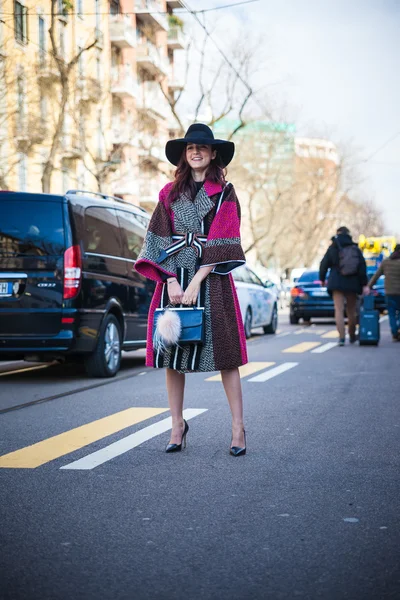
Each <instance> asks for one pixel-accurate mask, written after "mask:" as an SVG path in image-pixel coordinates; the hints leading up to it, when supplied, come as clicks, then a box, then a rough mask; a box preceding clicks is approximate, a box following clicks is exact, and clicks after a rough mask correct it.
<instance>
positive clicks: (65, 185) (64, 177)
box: [62, 167, 69, 193]
mask: <svg viewBox="0 0 400 600" xmlns="http://www.w3.org/2000/svg"><path fill="white" fill-rule="evenodd" d="M62 187H63V189H62V191H63V193H65V192H66V191H68V190H69V171H68V169H66V168H65V167H64V168H63V169H62Z"/></svg>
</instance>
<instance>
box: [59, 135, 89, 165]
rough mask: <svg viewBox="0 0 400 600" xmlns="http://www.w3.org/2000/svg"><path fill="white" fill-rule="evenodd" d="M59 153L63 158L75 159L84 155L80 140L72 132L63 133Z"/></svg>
mask: <svg viewBox="0 0 400 600" xmlns="http://www.w3.org/2000/svg"><path fill="white" fill-rule="evenodd" d="M60 153H61V156H62V158H63V160H77V159H79V158H82V156H83V155H84V150H83V143H82V140H81V139H80V138H79V137H78V136H77V135H74V134H71V133H64V134H63V136H62V138H61V148H60Z"/></svg>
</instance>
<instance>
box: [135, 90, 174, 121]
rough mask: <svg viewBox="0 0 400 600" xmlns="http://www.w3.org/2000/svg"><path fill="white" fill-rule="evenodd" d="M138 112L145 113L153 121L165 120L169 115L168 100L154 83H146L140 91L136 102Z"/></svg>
mask: <svg viewBox="0 0 400 600" xmlns="http://www.w3.org/2000/svg"><path fill="white" fill-rule="evenodd" d="M136 108H137V110H138V111H142V112H145V113H146V114H147V115H149V116H152V117H154V118H155V119H160V118H161V119H163V120H164V119H167V118H168V117H170V115H171V109H170V106H169V103H168V100H167V99H166V98H165V96H164V94H163V93H162V91H161V90H160V87H159V84H158V83H156V82H151V81H146V82H144V84H143V85H142V87H141V89H140V94H139V96H138V99H137V101H136Z"/></svg>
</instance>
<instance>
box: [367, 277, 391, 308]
mask: <svg viewBox="0 0 400 600" xmlns="http://www.w3.org/2000/svg"><path fill="white" fill-rule="evenodd" d="M376 270H377V269H376V267H367V276H368V279H371V277H372V276H373V274H374V273H375V271H376ZM372 295H373V296H374V304H375V309H376V310H379V312H380V313H383V312H385V310H387V306H386V295H385V276H384V275H382V276H381V277H379V279H378V281H377V282H376V283H375V285H374V287H373V288H372Z"/></svg>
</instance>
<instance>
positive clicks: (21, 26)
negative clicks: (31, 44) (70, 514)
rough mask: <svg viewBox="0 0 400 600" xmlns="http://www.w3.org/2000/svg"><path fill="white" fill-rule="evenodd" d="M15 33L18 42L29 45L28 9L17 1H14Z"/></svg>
mask: <svg viewBox="0 0 400 600" xmlns="http://www.w3.org/2000/svg"><path fill="white" fill-rule="evenodd" d="M14 33H15V39H16V40H17V42H20V43H21V44H27V43H28V9H27V8H26V6H24V5H23V4H21V2H17V0H14Z"/></svg>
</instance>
